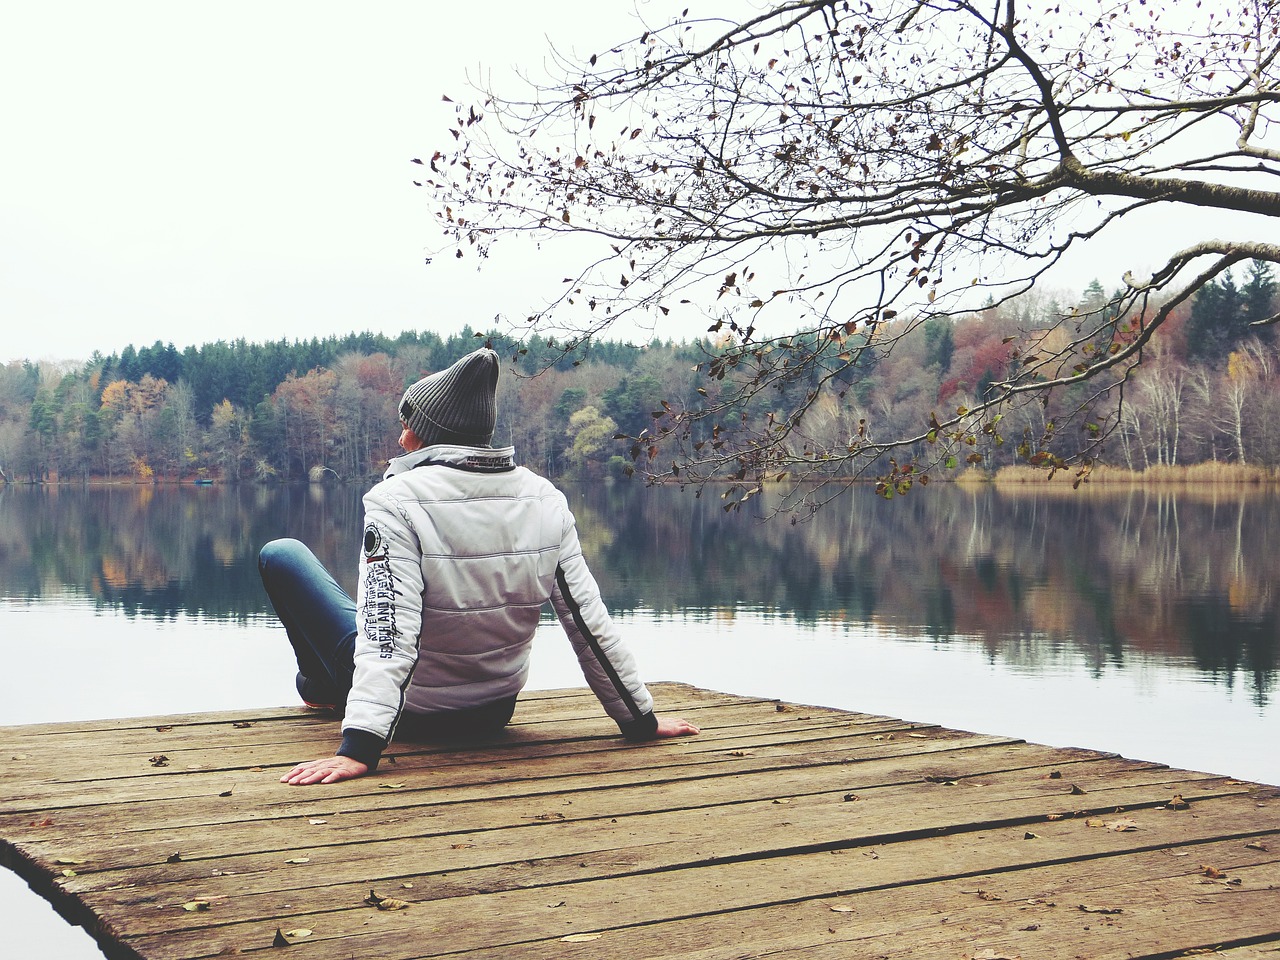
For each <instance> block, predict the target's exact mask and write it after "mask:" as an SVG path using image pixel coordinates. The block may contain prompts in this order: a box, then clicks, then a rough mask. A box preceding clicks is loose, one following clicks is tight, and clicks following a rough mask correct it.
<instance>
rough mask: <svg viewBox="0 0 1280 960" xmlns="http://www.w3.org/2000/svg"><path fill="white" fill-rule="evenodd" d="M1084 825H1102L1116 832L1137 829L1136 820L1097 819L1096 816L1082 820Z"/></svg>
mask: <svg viewBox="0 0 1280 960" xmlns="http://www.w3.org/2000/svg"><path fill="white" fill-rule="evenodd" d="M1084 825H1085V826H1086V827H1102V828H1103V829H1106V830H1114V831H1116V832H1117V833H1125V832H1127V831H1130V830H1137V829H1138V821H1137V820H1130V819H1128V818H1126V819H1124V820H1099V819H1097V818H1096V817H1090V818H1089V819H1088V820H1086V821H1085V822H1084Z"/></svg>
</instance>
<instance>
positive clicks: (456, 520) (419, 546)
mask: <svg viewBox="0 0 1280 960" xmlns="http://www.w3.org/2000/svg"><path fill="white" fill-rule="evenodd" d="M513 454H514V451H513V449H512V448H510V447H507V448H503V449H489V448H487V447H484V448H482V447H458V446H443V445H435V446H430V447H425V448H422V449H420V450H417V451H414V452H413V453H410V454H407V455H405V456H403V457H398V458H396V459H395V460H393V461H391V465H390V467H389V468H388V470H387V473H386V475H385V477H384V479H383V481H382V482H381V483H379V484H378V485H377V486H375V487H374V488H373V489H372V490H370V491H369V492H368V493H367V494H366V495H365V497H364V510H365V531H364V544H363V551H362V556H361V571H360V577H359V581H358V589H357V594H356V630H357V636H356V647H355V676H354V680H353V683H352V688H351V692H350V694H349V695H348V697H347V709H346V716H345V719H344V721H343V748H342V749H341V750H340V751H339V752H340V753H344V754H346V755H348V756H354V757H356V758H357V759H360V760H363V761H364V762H366V763H370V766H376V764H377V758H378V754H379V753H380V752H381V750H382V748H383V747H385V745H386V743H387V742H388V741H389V740H390V738H391V736H392V734H393V733H394V730H395V725H396V722H397V720H398V718H399V717H400V714H401V712H402V711H403V710H406V709H407V710H409V711H412V712H414V713H438V712H441V711H448V710H457V709H461V708H465V707H474V706H480V705H482V704H486V703H490V702H492V701H494V700H500V699H502V698H504V697H511V696H514V695H515V694H517V693H519V692H520V690H521V689H522V688H523V687H524V684H525V680H526V678H527V676H528V672H529V653H530V649H531V647H532V642H533V635H534V631H535V629H536V628H537V626H538V620H539V615H540V613H541V610H542V605H543V604H544V603H546V602H547V601H548V600H549V601H550V602H551V604H552V606H553V607H554V609H555V612H556V615H557V616H558V617H559V620H560V623H561V625H562V626H563V627H564V630H565V633H567V634H568V636H569V639H570V641H571V642H572V643H573V647H574V650H575V651H576V653H577V656H578V662H579V663H580V664H581V666H582V672H583V675H584V676H585V677H586V680H587V683H588V684H589V685H590V687H591V689H592V691H593V692H594V693H595V695H596V697H597V698H599V700H600V703H601V705H602V706H603V707H604V709H605V712H607V713H608V714H609V716H610V717H612V718H613V719H614V720H615V721H616V722H617V723H618V726H619V727H620V728H621V730H622V731H623V733H624V734H626V735H627V736H629V737H633V738H638V739H643V738H644V737H646V736H650V735H652V732H653V730H654V729H655V728H656V720H655V719H654V717H653V699H652V697H650V695H649V691H648V690H647V689H646V688H645V686H644V684H643V683H641V682H640V678H639V675H638V672H637V669H636V665H635V661H634V659H633V658H632V656H631V654H630V652H629V651H628V649H627V647H626V645H625V644H624V643H623V640H622V637H621V635H620V634H619V632H618V630H617V628H616V626H615V625H614V623H613V621H612V619H610V617H609V613H608V611H607V610H606V609H605V606H604V603H603V601H602V600H601V598H600V591H599V588H598V587H597V586H596V582H595V579H594V578H593V577H592V576H591V571H590V570H589V569H587V564H586V561H585V560H584V559H583V556H582V549H581V547H580V546H579V544H578V534H577V528H576V526H575V523H574V519H573V514H572V513H571V512H570V510H569V505H568V502H567V501H566V500H565V497H564V495H563V494H562V493H561V492H560V491H559V490H557V489H556V488H555V486H554V485H552V484H551V483H550V482H549V481H548V480H546V479H544V478H542V477H539V476H538V475H537V474H534V473H532V472H531V471H529V470H526V469H525V468H524V467H517V466H515V463H514V460H513ZM371 761H372V762H371Z"/></svg>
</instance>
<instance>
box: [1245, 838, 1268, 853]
mask: <svg viewBox="0 0 1280 960" xmlns="http://www.w3.org/2000/svg"><path fill="white" fill-rule="evenodd" d="M1245 847H1246V848H1248V849H1249V850H1261V851H1262V852H1263V853H1266V852H1267V845H1266V844H1265V843H1263V842H1262V841H1261V840H1252V841H1250V842H1249V843H1246V844H1245Z"/></svg>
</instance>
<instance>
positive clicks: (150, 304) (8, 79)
mask: <svg viewBox="0 0 1280 960" xmlns="http://www.w3.org/2000/svg"><path fill="white" fill-rule="evenodd" d="M638 6H639V8H640V9H641V10H643V11H645V12H646V16H648V15H650V14H652V15H653V16H654V17H656V18H659V19H663V20H665V19H666V18H667V17H668V16H669V15H670V14H671V12H673V8H672V7H671V4H670V3H666V2H661V0H641V2H640V3H639V4H638ZM636 7H637V4H635V3H633V2H632V0H601V2H596V3H587V2H569V3H562V4H559V5H556V7H555V8H554V10H555V13H554V16H548V13H547V11H548V9H549V8H547V7H545V6H544V5H542V4H534V3H529V2H526V0H496V2H495V0H489V2H486V3H483V4H467V3H463V4H444V3H435V2H430V0H414V2H386V0H379V2H377V3H368V4H352V3H329V2H323V0H322V2H316V0H308V2H305V3H299V2H277V0H273V2H270V3H243V2H223V3H218V4H194V3H185V2H173V0H165V2H148V3H140V2H132V0H123V2H120V3H101V2H98V0H92V2H59V0H41V2H38V3H29V4H9V5H6V10H5V13H4V16H3V18H2V24H0V87H2V88H3V90H4V91H5V93H4V96H3V100H2V101H0V131H2V132H0V138H2V139H3V143H4V145H5V146H4V149H3V150H2V151H0V184H3V187H2V192H0V327H2V329H3V336H2V337H0V340H2V342H0V362H6V361H8V360H11V359H15V358H26V359H44V358H52V359H58V358H70V359H84V358H87V357H88V356H89V355H90V354H91V353H92V352H93V351H94V350H101V351H102V352H104V353H110V352H112V351H117V350H119V349H121V348H123V347H124V346H126V345H127V344H129V343H133V344H135V345H144V344H150V343H152V342H154V341H155V340H162V341H164V342H170V341H172V342H173V343H174V344H176V345H177V346H178V347H179V348H181V347H183V346H185V345H187V344H191V343H197V344H198V343H204V342H206V341H210V340H216V339H219V338H227V339H230V338H234V337H239V336H244V337H247V338H248V339H250V340H265V339H275V338H279V337H289V338H294V337H309V336H312V335H320V336H324V335H327V334H333V333H337V334H341V333H346V332H348V331H351V330H363V329H372V330H375V331H381V332H385V333H389V334H395V333H398V332H400V331H401V330H403V329H406V328H413V329H422V328H429V329H434V330H437V331H439V332H441V333H444V334H448V333H453V332H456V331H457V330H459V329H461V327H462V326H463V324H465V323H468V322H470V323H472V324H474V325H476V326H486V325H488V324H489V323H490V322H491V321H492V319H493V316H494V314H495V313H496V312H498V311H499V310H502V309H507V310H512V309H514V310H516V311H523V310H524V309H525V306H524V305H521V304H520V302H519V299H520V295H519V292H518V291H519V285H518V284H501V283H495V280H497V279H498V278H496V277H494V276H490V275H488V274H486V275H485V276H484V278H483V285H482V284H481V283H478V282H476V280H475V275H474V273H473V272H471V271H470V270H468V271H466V272H460V271H458V270H457V269H456V268H454V267H452V266H451V265H446V266H445V268H444V269H436V266H438V262H437V265H436V266H433V267H427V266H425V265H424V262H423V261H424V258H425V256H426V255H427V253H428V252H429V247H430V245H431V244H432V243H437V242H438V241H439V237H438V235H436V234H435V233H434V231H433V229H432V223H431V215H430V210H429V207H428V198H429V195H428V194H427V193H426V191H425V189H423V190H419V189H417V188H414V187H413V186H412V183H411V181H412V179H413V177H414V176H415V175H417V176H420V172H419V171H420V170H421V168H416V167H412V166H411V165H410V163H409V161H410V159H411V158H412V157H415V156H418V155H420V154H423V153H424V151H425V152H426V153H427V154H428V155H429V152H430V150H431V149H432V148H434V147H436V146H444V145H445V144H446V141H447V134H446V124H447V120H448V119H449V118H450V117H451V115H452V114H451V112H450V111H451V109H452V108H451V107H450V106H449V105H447V104H444V103H442V101H441V95H442V94H444V93H446V92H450V93H453V94H454V95H455V96H456V95H457V94H458V93H459V92H460V91H464V90H465V80H464V78H465V76H466V75H467V73H468V71H470V72H471V73H472V75H475V74H476V72H477V70H478V69H481V67H482V65H483V68H484V69H490V70H492V71H493V73H494V75H495V76H497V77H501V76H509V75H510V74H511V71H512V69H513V67H514V66H515V65H520V66H521V67H522V68H530V69H534V70H536V69H537V68H538V67H539V66H540V65H541V64H542V63H543V61H544V59H545V57H546V54H547V51H548V49H549V47H550V43H551V42H552V40H554V42H555V44H556V45H557V46H558V47H560V48H563V49H568V48H574V47H576V48H577V49H579V50H580V51H585V53H584V55H589V54H590V53H591V52H595V51H596V50H598V49H600V48H602V47H604V46H606V45H608V44H611V43H615V42H617V41H618V40H620V39H623V38H625V37H629V36H632V35H633V34H634V33H638V32H639V29H640V28H639V27H638V26H637V24H638V21H637V20H635V9H636ZM575 8H576V12H575ZM654 11H656V12H654ZM548 34H551V35H552V36H551V38H550V39H549V38H548Z"/></svg>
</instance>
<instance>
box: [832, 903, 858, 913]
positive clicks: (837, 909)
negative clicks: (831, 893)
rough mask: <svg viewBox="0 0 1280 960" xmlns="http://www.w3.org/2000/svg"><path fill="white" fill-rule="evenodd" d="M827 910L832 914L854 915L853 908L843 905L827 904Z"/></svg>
mask: <svg viewBox="0 0 1280 960" xmlns="http://www.w3.org/2000/svg"><path fill="white" fill-rule="evenodd" d="M827 908H828V909H829V910H830V911H831V912H832V913H853V912H854V909H853V907H848V906H845V905H844V904H843V903H837V904H827Z"/></svg>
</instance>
